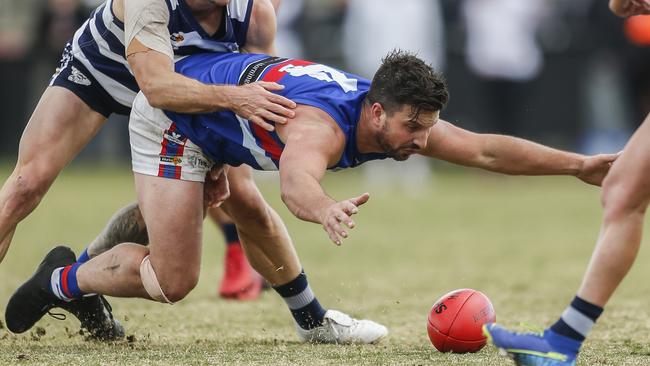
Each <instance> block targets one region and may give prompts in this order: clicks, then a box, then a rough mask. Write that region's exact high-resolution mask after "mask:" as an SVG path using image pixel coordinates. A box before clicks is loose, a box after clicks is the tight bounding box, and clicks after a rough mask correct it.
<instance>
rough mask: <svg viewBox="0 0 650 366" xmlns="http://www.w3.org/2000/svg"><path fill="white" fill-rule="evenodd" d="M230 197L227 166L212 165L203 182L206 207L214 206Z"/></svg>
mask: <svg viewBox="0 0 650 366" xmlns="http://www.w3.org/2000/svg"><path fill="white" fill-rule="evenodd" d="M228 197H230V186H229V185H228V166H227V165H218V166H214V167H213V168H212V170H210V172H209V173H208V174H207V175H206V177H205V183H204V184H203V200H204V205H205V206H206V207H210V208H215V207H219V206H221V204H222V203H223V202H224V201H225V200H227V199H228Z"/></svg>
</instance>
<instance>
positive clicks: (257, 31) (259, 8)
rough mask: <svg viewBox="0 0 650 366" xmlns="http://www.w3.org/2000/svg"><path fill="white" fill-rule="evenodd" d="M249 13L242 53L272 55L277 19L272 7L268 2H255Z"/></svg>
mask: <svg viewBox="0 0 650 366" xmlns="http://www.w3.org/2000/svg"><path fill="white" fill-rule="evenodd" d="M251 11H252V14H251V20H250V24H249V26H248V33H246V45H245V46H244V51H245V52H248V53H265V54H269V55H274V54H275V35H276V33H277V24H276V22H277V19H276V16H275V9H274V7H273V5H272V4H271V2H270V1H269V0H257V1H254V2H253V9H252V10H251Z"/></svg>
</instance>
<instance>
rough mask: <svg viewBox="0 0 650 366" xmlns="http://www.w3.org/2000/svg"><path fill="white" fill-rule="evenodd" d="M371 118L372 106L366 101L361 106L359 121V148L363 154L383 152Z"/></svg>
mask: <svg viewBox="0 0 650 366" xmlns="http://www.w3.org/2000/svg"><path fill="white" fill-rule="evenodd" d="M371 120H372V115H371V114H370V106H369V105H368V103H366V102H365V101H364V102H363V106H362V107H361V114H360V116H359V122H358V123H357V141H356V142H357V150H358V151H359V152H360V153H361V154H368V153H376V152H382V150H381V147H380V146H379V144H378V143H377V139H376V138H375V132H374V130H373V128H372V124H371V123H370V122H371Z"/></svg>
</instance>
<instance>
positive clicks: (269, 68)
mask: <svg viewBox="0 0 650 366" xmlns="http://www.w3.org/2000/svg"><path fill="white" fill-rule="evenodd" d="M176 71H178V72H179V73H181V74H183V75H186V76H188V77H191V78H194V79H198V80H199V81H201V82H204V83H209V84H210V83H212V84H230V85H238V84H239V85H241V84H247V83H252V82H255V81H268V82H277V83H279V84H281V85H284V87H285V88H284V89H283V90H281V91H280V92H279V94H281V95H283V96H285V97H287V98H289V99H291V100H293V101H295V102H296V103H297V104H302V105H309V106H313V107H316V108H319V109H321V110H323V111H325V112H326V113H328V114H329V115H330V117H332V119H333V120H334V121H335V122H336V123H337V125H338V126H339V127H340V128H341V130H342V131H343V133H344V134H345V136H346V149H345V152H344V154H343V156H342V158H341V160H340V161H339V162H338V164H336V166H335V167H333V168H346V167H350V166H355V165H358V164H360V163H362V162H364V161H366V160H369V159H375V158H381V157H383V156H378V155H372V156H370V155H361V154H359V153H358V151H357V149H356V143H355V138H354V137H355V134H356V125H357V122H358V120H359V115H360V112H361V108H362V104H363V101H364V99H365V96H366V93H367V91H368V89H369V87H370V82H369V81H368V80H366V79H363V78H361V77H359V76H356V75H353V74H349V73H345V72H342V71H340V70H337V69H334V68H331V67H329V66H326V65H321V64H316V63H312V62H309V61H304V60H296V59H285V58H279V57H271V56H267V55H254V54H226V53H222V54H214V53H212V54H201V55H194V56H191V57H187V58H185V59H183V60H181V61H179V62H177V63H176ZM166 114H167V116H168V117H169V118H170V119H171V120H172V121H174V122H175V123H176V126H177V128H178V130H179V131H181V132H182V133H183V134H185V135H186V136H187V137H188V138H189V139H190V140H191V141H193V142H194V143H195V144H197V145H198V146H200V147H201V148H202V149H203V151H204V153H205V154H206V155H208V156H210V157H211V158H212V159H213V160H215V161H217V162H221V163H226V164H229V165H240V164H248V165H250V166H252V167H253V168H255V169H261V170H276V169H278V167H279V159H280V155H281V154H282V150H283V148H284V144H283V142H282V141H281V140H280V138H279V137H278V135H277V133H275V132H268V131H265V130H264V129H262V128H261V127H259V126H257V125H255V124H253V123H250V122H249V121H247V120H245V119H243V118H241V117H239V116H236V115H235V114H234V113H232V112H229V111H223V112H215V113H210V114H180V113H172V112H166Z"/></svg>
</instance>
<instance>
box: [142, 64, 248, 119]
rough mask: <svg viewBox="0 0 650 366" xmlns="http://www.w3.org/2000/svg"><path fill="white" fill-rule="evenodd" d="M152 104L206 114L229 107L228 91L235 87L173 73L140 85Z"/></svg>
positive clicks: (182, 111) (169, 108)
mask: <svg viewBox="0 0 650 366" xmlns="http://www.w3.org/2000/svg"><path fill="white" fill-rule="evenodd" d="M141 88H142V91H143V93H144V94H145V96H146V97H147V99H148V100H149V103H151V105H152V106H154V107H156V108H161V109H165V110H169V111H173V112H178V113H206V112H214V111H218V110H224V109H228V108H229V104H228V102H229V99H228V92H229V91H230V90H232V89H234V88H236V87H235V86H230V85H209V84H203V83H201V82H199V81H197V80H194V79H190V78H188V77H185V76H183V75H181V74H178V73H175V72H167V73H165V75H164V76H163V77H159V78H155V79H154V78H152V80H151V81H150V82H148V83H147V84H146V85H142V86H141Z"/></svg>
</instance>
